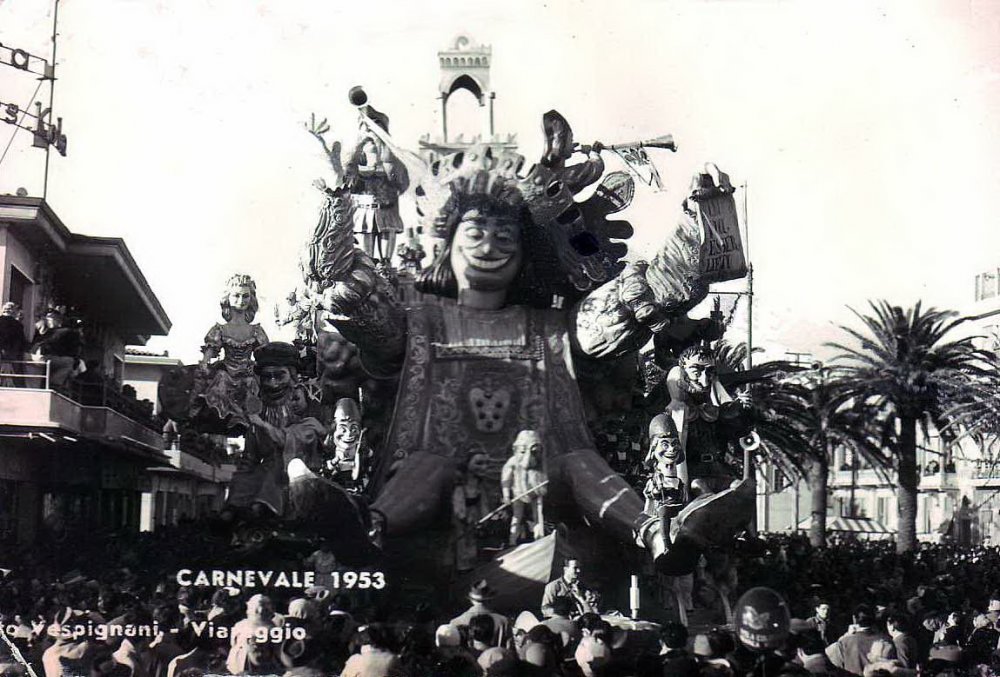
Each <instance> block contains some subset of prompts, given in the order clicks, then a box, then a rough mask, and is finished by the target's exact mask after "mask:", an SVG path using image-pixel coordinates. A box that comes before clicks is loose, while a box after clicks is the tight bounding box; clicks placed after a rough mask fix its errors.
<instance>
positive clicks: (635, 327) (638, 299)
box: [570, 214, 708, 358]
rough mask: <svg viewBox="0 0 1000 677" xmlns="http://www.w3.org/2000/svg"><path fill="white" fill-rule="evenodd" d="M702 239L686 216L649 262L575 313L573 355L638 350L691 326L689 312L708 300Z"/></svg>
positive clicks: (622, 276)
mask: <svg viewBox="0 0 1000 677" xmlns="http://www.w3.org/2000/svg"><path fill="white" fill-rule="evenodd" d="M700 249H701V233H700V228H699V226H698V225H697V223H695V222H694V220H693V218H692V217H691V215H688V214H686V215H685V217H684V218H683V219H682V221H681V223H680V224H679V225H678V227H677V229H676V230H675V232H674V234H673V235H672V236H671V237H670V238H669V239H668V240H667V241H666V242H665V243H664V244H663V246H662V247H661V248H660V250H659V251H658V252H657V253H656V255H655V256H654V257H653V259H652V260H651V261H649V262H648V263H647V262H646V261H636V262H635V263H630V264H628V265H627V266H626V267H625V269H624V270H623V271H622V272H621V273H620V274H619V275H618V276H617V277H616V278H614V279H613V280H611V281H609V282H606V283H605V284H604V285H602V286H601V287H598V288H597V289H595V290H594V291H593V292H591V293H590V294H589V295H587V296H586V297H585V298H583V299H581V300H580V301H579V302H578V303H577V305H576V306H575V307H574V308H573V311H572V315H571V318H572V323H571V325H570V336H571V339H572V341H573V348H574V351H576V352H577V353H579V354H581V355H585V356H588V357H594V358H604V357H612V358H613V357H620V356H622V355H625V354H626V353H629V352H631V351H635V350H638V349H639V348H640V347H642V346H643V345H644V344H645V343H646V341H648V340H649V339H650V337H651V336H652V335H653V334H661V333H664V332H666V331H668V330H669V329H670V328H671V327H672V325H675V324H681V323H685V322H688V321H689V320H688V318H687V314H686V313H687V311H689V310H690V309H691V308H693V307H694V306H696V305H697V304H698V303H700V302H701V301H702V300H704V298H705V297H706V296H707V295H708V284H707V282H706V281H705V279H704V275H703V273H702V272H701V267H700V259H699V254H700Z"/></svg>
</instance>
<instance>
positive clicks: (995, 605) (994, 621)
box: [986, 598, 1000, 630]
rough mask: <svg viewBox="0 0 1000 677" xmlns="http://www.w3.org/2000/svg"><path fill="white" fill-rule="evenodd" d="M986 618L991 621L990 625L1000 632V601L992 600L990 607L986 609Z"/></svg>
mask: <svg viewBox="0 0 1000 677" xmlns="http://www.w3.org/2000/svg"><path fill="white" fill-rule="evenodd" d="M986 618H988V619H989V621H990V624H991V625H992V626H993V627H994V628H996V629H997V630H1000V599H995V598H994V599H991V600H990V603H989V605H988V606H987V607H986Z"/></svg>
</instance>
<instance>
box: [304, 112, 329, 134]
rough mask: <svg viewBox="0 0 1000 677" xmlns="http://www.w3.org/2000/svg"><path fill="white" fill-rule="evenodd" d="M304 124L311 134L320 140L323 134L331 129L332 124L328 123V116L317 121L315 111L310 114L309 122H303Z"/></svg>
mask: <svg viewBox="0 0 1000 677" xmlns="http://www.w3.org/2000/svg"><path fill="white" fill-rule="evenodd" d="M303 126H304V127H305V128H306V130H308V132H309V133H310V134H312V135H313V136H315V137H316V138H317V139H320V140H323V135H324V134H326V133H327V132H328V131H330V125H329V124H327V121H326V118H323V119H322V120H319V121H318V122H317V121H316V114H315V113H310V114H309V122H306V123H303Z"/></svg>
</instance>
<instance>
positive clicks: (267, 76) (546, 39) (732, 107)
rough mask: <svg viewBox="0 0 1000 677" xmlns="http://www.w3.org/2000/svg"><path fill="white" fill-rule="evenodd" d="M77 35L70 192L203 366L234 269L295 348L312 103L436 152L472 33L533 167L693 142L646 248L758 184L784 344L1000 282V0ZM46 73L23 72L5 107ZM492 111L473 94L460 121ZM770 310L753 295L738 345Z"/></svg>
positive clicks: (384, 18)
mask: <svg viewBox="0 0 1000 677" xmlns="http://www.w3.org/2000/svg"><path fill="white" fill-rule="evenodd" d="M51 25H52V5H51V2H50V1H49V0H45V1H41V0H0V43H3V44H4V45H8V46H15V47H21V48H23V49H26V50H28V51H29V52H32V53H35V54H39V55H43V56H48V54H49V52H50V49H51V43H50V40H49V38H50V34H51V30H52V27H51ZM59 34H60V38H59V42H58V52H57V75H58V78H59V79H58V82H57V84H56V89H55V101H54V107H53V108H54V110H55V111H56V115H58V116H61V117H62V118H63V128H64V131H65V133H66V134H67V137H68V155H67V157H60V156H58V155H53V157H52V158H51V170H50V176H49V193H48V199H49V201H50V203H51V204H52V206H53V207H54V209H55V210H56V212H57V213H58V214H59V216H60V217H61V218H62V220H63V221H64V222H65V223H66V224H67V225H68V227H69V228H70V229H71V230H73V231H75V232H80V233H85V234H90V235H104V236H119V237H123V238H124V239H125V241H126V243H127V245H128V247H129V249H130V251H131V252H132V254H133V256H134V258H135V259H136V261H137V262H138V264H139V266H140V267H141V268H142V270H143V272H144V273H145V275H146V277H147V279H148V281H149V283H150V285H151V286H152V289H153V290H154V292H155V293H156V295H157V296H158V298H159V299H160V301H161V303H162V304H163V306H164V307H165V308H166V311H167V313H168V315H169V316H170V318H171V320H172V321H173V329H172V331H171V333H170V335H169V336H168V337H165V338H154V339H153V340H152V341H151V342H150V346H151V347H153V348H157V349H168V350H169V351H170V353H171V355H175V356H178V357H181V358H183V359H186V360H193V359H196V358H197V356H198V348H199V346H200V345H201V340H202V337H203V336H204V334H205V332H206V331H207V330H208V328H209V327H210V326H211V325H212V324H213V323H214V322H216V321H218V320H219V317H218V300H219V298H220V297H221V295H222V292H223V290H224V282H225V280H226V279H227V278H228V277H229V276H230V275H231V274H233V273H235V272H245V273H249V274H250V275H252V276H253V277H254V278H255V280H256V281H257V288H258V291H259V295H260V299H261V304H262V311H261V313H260V315H259V316H258V317H259V319H260V320H261V322H262V324H263V325H264V327H265V329H266V330H267V331H268V333H269V334H270V335H271V337H272V338H289V335H288V330H287V329H285V330H279V329H278V328H277V327H276V325H275V324H274V321H273V312H272V308H273V307H274V304H275V303H276V302H278V301H280V300H281V299H282V298H283V297H284V296H285V295H286V294H287V292H289V291H290V290H291V289H293V288H294V287H295V285H296V284H297V282H298V279H297V276H298V272H297V264H296V261H297V257H298V252H299V250H300V248H301V247H302V245H303V244H304V242H305V239H306V237H307V236H308V234H309V233H310V232H311V230H312V228H313V226H314V225H315V221H316V213H317V208H318V205H319V200H320V197H319V194H318V193H317V192H316V191H315V189H313V188H312V187H311V185H310V184H311V182H312V181H313V179H315V178H318V177H325V178H327V179H330V178H331V177H330V173H329V170H328V169H327V166H326V164H325V160H324V157H323V155H322V152H321V149H320V147H319V145H318V144H317V143H316V142H315V140H314V139H312V137H310V136H309V135H308V134H307V133H306V132H305V131H304V128H303V122H304V121H306V120H308V119H309V116H310V113H313V112H315V113H317V114H318V115H320V116H321V117H327V118H329V120H330V124H331V128H332V129H331V132H330V134H328V137H330V138H331V139H333V138H341V139H343V140H345V141H348V142H349V141H350V140H351V139H352V138H353V135H354V133H355V129H356V112H355V110H354V109H353V108H352V106H351V105H350V104H349V103H348V100H347V92H348V90H349V89H350V88H351V87H352V86H354V85H363V86H364V87H365V89H366V91H367V92H368V94H369V98H370V100H371V102H372V104H373V105H374V106H375V107H376V108H378V109H380V110H382V111H385V112H386V113H387V114H388V115H389V116H390V119H391V131H392V133H393V136H394V137H395V138H396V140H397V142H399V143H401V144H402V145H404V146H408V147H411V148H416V146H417V140H418V139H419V137H420V136H422V135H423V134H426V133H432V134H434V133H437V132H438V131H439V130H440V126H441V120H440V102H439V101H438V99H437V96H438V92H437V86H438V79H439V77H440V71H439V69H438V63H437V52H438V50H441V49H446V48H448V47H449V46H450V45H451V44H453V43H454V40H455V38H456V37H457V36H458V35H462V34H464V35H468V36H470V37H471V38H472V39H473V40H474V41H476V42H479V43H484V44H488V45H491V46H492V50H493V68H492V71H491V83H492V87H493V89H494V91H495V92H496V121H497V122H496V127H497V131H498V132H510V133H516V134H517V135H518V139H519V142H520V152H522V153H523V154H524V155H526V156H527V157H528V158H530V159H532V160H534V159H537V158H538V156H539V155H540V152H541V140H542V137H541V116H542V114H543V113H544V112H545V111H547V110H549V109H552V108H556V109H558V110H559V111H560V112H562V113H563V115H565V116H566V118H567V119H568V120H569V121H570V123H571V124H572V125H573V128H574V132H575V136H576V137H577V139H578V140H581V141H591V140H594V139H599V140H601V141H603V142H605V143H609V142H610V143H614V142H616V141H619V142H620V141H629V140H633V139H639V138H650V137H655V136H658V135H661V134H666V133H670V134H672V135H673V136H674V139H675V141H676V142H677V145H678V152H677V153H669V152H668V151H650V152H651V153H652V154H654V160H655V161H656V163H657V165H658V167H659V168H660V171H661V174H662V175H663V177H664V182H665V187H666V190H665V191H663V192H653V191H652V190H651V189H648V188H644V187H642V186H639V187H638V190H637V196H636V199H635V201H634V203H633V205H632V207H630V208H629V210H628V211H627V212H625V213H624V214H623V217H625V218H628V219H629V220H630V221H631V222H632V224H633V225H634V226H635V228H636V236H635V237H634V238H633V242H632V245H631V246H632V256H633V258H635V257H639V256H646V257H649V256H651V255H652V254H653V253H655V249H656V246H657V244H658V243H659V242H661V241H662V240H663V238H665V237H666V236H667V234H668V233H669V232H670V230H671V228H672V226H673V223H674V222H675V221H676V217H677V211H678V207H679V205H680V203H681V201H682V200H683V198H684V197H685V192H686V188H687V186H688V184H689V181H690V177H691V174H692V173H693V172H694V171H696V170H697V169H698V168H699V167H701V166H702V164H703V163H704V162H706V161H711V162H715V163H716V164H718V165H719V166H720V167H721V168H722V169H723V170H724V171H726V172H728V173H729V174H730V175H731V176H732V177H733V180H734V182H735V183H741V184H742V183H746V185H747V188H746V205H747V215H746V216H747V217H748V219H746V220H747V226H748V230H749V234H750V243H749V248H750V254H751V260H752V263H753V267H754V271H755V275H754V307H753V321H754V326H753V340H754V344H755V345H764V346H767V347H768V349H769V353H771V354H775V355H781V354H782V353H783V352H784V351H786V350H792V351H810V352H814V353H816V354H818V355H820V356H822V355H824V353H825V352H826V351H825V350H824V348H823V347H822V346H823V343H824V342H826V341H829V340H831V339H835V338H837V337H838V330H837V326H838V325H840V324H844V323H850V322H851V319H852V316H851V314H850V311H849V310H848V307H854V308H859V309H863V308H864V306H865V304H866V303H867V301H868V300H869V299H879V298H885V299H888V300H890V301H891V302H893V303H897V304H901V305H909V304H912V303H913V302H915V301H916V300H918V299H919V300H923V302H924V303H926V304H930V305H935V306H938V307H947V308H956V309H959V310H961V311H963V312H968V311H969V307H970V303H971V301H972V295H973V284H974V282H973V280H974V276H975V274H976V273H977V272H979V270H980V269H986V268H988V267H991V266H992V267H996V266H997V265H1000V228H997V226H996V221H997V219H996V215H997V214H998V213H1000V209H998V208H1000V197H998V196H1000V171H998V170H1000V125H998V117H1000V113H998V111H1000V71H998V67H1000V40H998V39H997V37H998V36H1000V2H976V1H968V2H955V1H947V2H944V1H943V2H925V1H922V0H905V1H900V2H837V3H815V2H792V1H780V2H779V1H773V2H771V1H766V2H765V1H750V0H739V1H736V0H734V1H721V0H711V1H705V2H653V1H620V2H617V3H614V4H613V5H612V4H609V3H606V2H600V1H596V0H587V1H570V0H550V1H547V2H520V1H517V0H506V1H504V2H477V3H469V2H451V1H441V2H420V3H416V2H385V1H379V0H374V1H369V2H364V3H357V2H337V3H332V2H319V1H315V2H305V1H295V0H283V1H282V2H276V1H272V2H253V1H251V0H200V1H199V2H187V3H177V2H166V1H161V2H156V1H155V0H149V1H143V2H140V1H138V0H87V1H86V2H84V1H83V0H62V1H61V2H60V5H59ZM38 84H39V83H38V82H37V81H36V80H34V79H33V78H32V77H31V76H25V75H24V74H23V73H21V72H20V71H17V70H15V69H13V68H10V67H2V66H0V101H5V102H8V101H15V102H18V103H19V104H20V105H22V106H23V104H24V103H26V102H28V101H30V100H31V99H32V95H33V93H34V90H35V88H36V87H37V86H38ZM39 97H40V100H42V101H43V102H45V104H46V105H47V104H48V99H47V86H46V87H43V88H42V89H41V90H40V91H39ZM476 115H478V111H477V110H476V106H475V104H474V103H471V102H470V101H469V100H468V99H466V100H464V101H463V100H462V99H460V98H455V99H453V104H452V106H451V107H450V108H449V118H450V124H451V123H454V124H453V125H452V129H453V131H459V130H456V129H455V126H456V125H457V126H459V127H461V126H462V125H464V126H465V129H466V130H468V131H470V132H472V131H476V130H475V129H474V117H475V116H476ZM13 131H14V128H13V127H10V126H7V125H4V124H0V153H2V152H3V151H2V149H3V148H4V147H5V146H7V143H8V141H9V140H10V135H11V133H12V132H13ZM43 164H44V153H43V152H42V151H39V150H38V149H35V148H32V147H31V140H30V136H29V135H28V134H26V133H24V132H21V133H19V134H18V135H16V136H15V137H14V138H13V142H12V143H11V146H10V150H9V151H8V153H7V156H6V157H5V159H4V160H3V162H2V163H0V192H11V193H13V192H14V191H15V190H16V189H17V188H18V187H24V188H26V189H27V190H28V192H29V193H30V194H32V195H40V194H41V192H42V167H43ZM608 164H609V167H610V168H611V169H616V168H619V167H618V166H616V165H615V164H614V161H613V160H611V161H609V163H608ZM739 198H740V202H741V203H742V201H743V195H742V193H741V194H740V195H739ZM740 206H741V209H742V204H741V205H740ZM402 212H403V217H404V220H405V219H409V218H413V216H414V213H413V210H412V205H411V204H410V203H409V202H408V201H406V200H405V199H404V203H403V208H402ZM728 288H729V289H740V288H742V286H741V285H740V284H736V285H733V284H730V285H728ZM745 321H746V317H745V305H744V306H742V307H741V308H740V309H739V312H738V313H737V316H736V319H735V321H734V325H733V327H732V329H731V332H732V335H733V336H734V338H738V339H741V338H743V333H744V332H745Z"/></svg>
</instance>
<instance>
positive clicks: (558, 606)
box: [542, 595, 581, 656]
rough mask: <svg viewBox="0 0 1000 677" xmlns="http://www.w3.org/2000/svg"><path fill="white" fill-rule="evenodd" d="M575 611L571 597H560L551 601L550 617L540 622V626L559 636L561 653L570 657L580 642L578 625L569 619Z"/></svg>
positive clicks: (574, 604)
mask: <svg viewBox="0 0 1000 677" xmlns="http://www.w3.org/2000/svg"><path fill="white" fill-rule="evenodd" d="M575 610H576V603H575V602H574V601H573V599H572V598H571V597H567V596H565V595H560V596H558V597H556V598H555V599H553V600H552V616H551V618H547V619H545V620H544V621H542V625H544V626H546V627H547V628H548V629H549V630H551V631H552V632H554V633H556V634H557V635H559V638H560V639H561V640H562V645H563V653H564V654H566V655H569V656H571V655H572V652H573V651H574V650H575V649H576V645H577V643H578V642H579V641H580V637H581V634H580V624H579V623H577V622H576V621H574V620H573V619H571V618H570V615H571V614H572V613H573V612H574V611H575Z"/></svg>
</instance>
